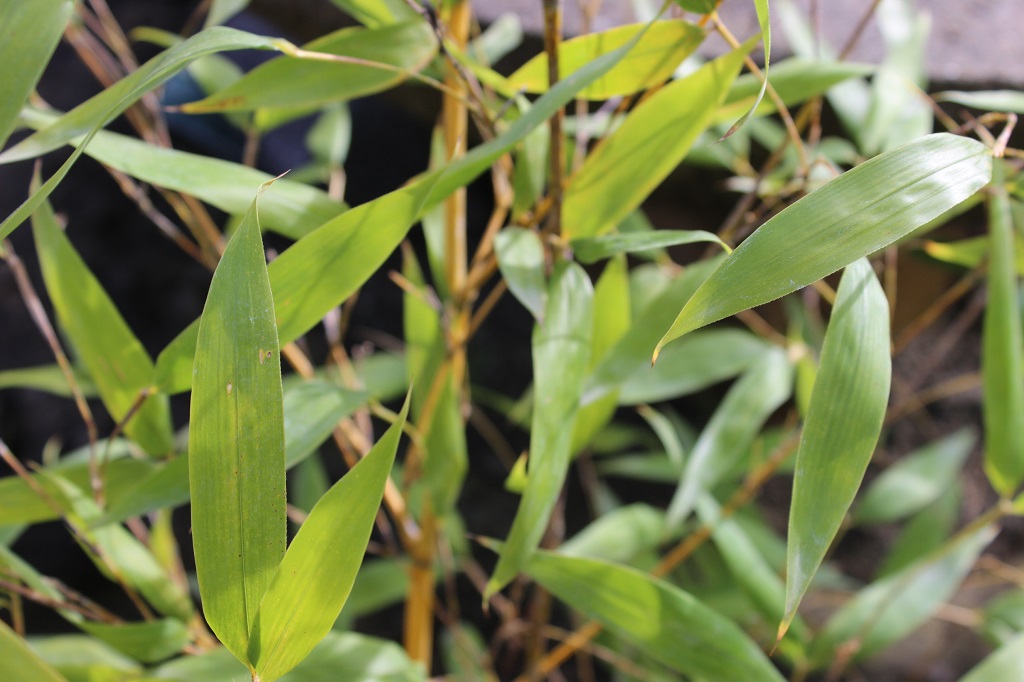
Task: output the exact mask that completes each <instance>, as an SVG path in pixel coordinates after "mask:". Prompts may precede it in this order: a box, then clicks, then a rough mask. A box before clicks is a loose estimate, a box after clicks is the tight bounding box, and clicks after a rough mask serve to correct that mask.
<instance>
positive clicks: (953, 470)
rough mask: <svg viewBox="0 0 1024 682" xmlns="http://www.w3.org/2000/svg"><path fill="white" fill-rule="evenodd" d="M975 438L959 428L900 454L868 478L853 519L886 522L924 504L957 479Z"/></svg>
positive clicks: (968, 430)
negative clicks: (879, 473)
mask: <svg viewBox="0 0 1024 682" xmlns="http://www.w3.org/2000/svg"><path fill="white" fill-rule="evenodd" d="M977 440H978V437H977V434H976V433H975V432H974V430H973V429H971V428H963V429H960V430H959V431H957V432H956V433H954V434H952V435H949V436H947V437H945V438H943V439H941V440H937V441H935V442H933V443H929V444H928V445H926V446H925V447H923V448H921V449H920V450H917V451H915V452H912V453H910V454H908V455H907V456H905V457H903V458H902V459H900V460H899V461H898V462H896V463H895V464H893V465H892V466H891V467H889V468H888V469H886V470H885V471H884V472H883V473H882V474H881V475H880V476H879V477H878V478H876V479H875V480H874V481H872V482H871V485H870V486H869V487H868V488H867V490H866V491H865V492H864V496H863V497H862V498H861V499H860V501H859V502H858V503H857V508H856V509H855V510H854V513H853V521H854V522H855V523H888V522H891V521H897V520H899V519H901V518H904V517H906V516H909V515H911V514H914V513H916V512H918V511H920V510H921V509H923V508H924V507H927V506H928V505H929V504H931V503H932V502H934V501H935V500H936V499H938V497H939V496H940V495H941V494H942V493H943V492H944V491H945V490H948V489H949V487H950V486H951V485H952V484H953V482H954V481H956V480H957V478H958V477H959V475H960V471H961V470H962V469H963V466H964V462H965V461H967V455H969V454H971V449H972V448H973V447H974V444H975V442H977Z"/></svg>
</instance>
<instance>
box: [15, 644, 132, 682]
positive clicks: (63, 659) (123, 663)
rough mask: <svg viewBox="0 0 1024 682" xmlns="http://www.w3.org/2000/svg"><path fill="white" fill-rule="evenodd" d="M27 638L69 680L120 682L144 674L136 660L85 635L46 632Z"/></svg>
mask: <svg viewBox="0 0 1024 682" xmlns="http://www.w3.org/2000/svg"><path fill="white" fill-rule="evenodd" d="M28 642H29V645H30V646H31V647H32V649H33V650H34V651H35V652H36V653H37V654H39V656H40V657H41V658H42V659H43V660H44V661H46V662H47V663H49V664H50V665H52V666H53V667H54V668H56V669H57V671H58V672H60V673H61V674H63V675H65V676H67V678H68V679H69V680H70V681H71V682H122V681H126V680H135V679H138V678H140V677H142V674H143V669H142V666H141V665H139V664H138V663H137V662H136V661H134V660H132V659H130V658H128V657H127V656H125V655H124V654H122V653H120V652H119V651H117V650H116V649H114V648H113V647H111V646H109V645H107V644H104V643H103V642H101V641H99V640H98V639H96V638H95V637H89V636H88V635H47V636H44V637H31V638H29V640H28Z"/></svg>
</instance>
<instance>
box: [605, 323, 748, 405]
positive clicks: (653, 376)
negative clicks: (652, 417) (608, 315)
mask: <svg viewBox="0 0 1024 682" xmlns="http://www.w3.org/2000/svg"><path fill="white" fill-rule="evenodd" d="M648 348H650V346H648ZM766 348H767V345H766V344H765V342H764V341H762V340H761V339H759V338H758V337H756V336H754V335H753V334H751V333H750V332H747V331H744V330H742V329H702V330H700V331H697V332H694V333H692V334H690V335H688V336H687V337H686V338H684V339H682V340H680V341H679V343H675V344H672V345H671V346H669V347H668V348H666V349H665V351H664V352H663V353H662V354H661V355H660V356H659V357H658V364H656V365H651V364H650V363H649V362H647V360H648V358H647V357H646V353H645V354H644V355H645V357H644V363H643V365H642V366H639V367H638V368H637V369H636V370H635V371H634V372H633V373H632V374H631V375H630V376H629V377H628V378H627V379H626V380H625V381H624V382H623V383H622V386H621V388H620V390H619V404H620V405H640V404H644V403H656V402H661V401H663V400H672V399H674V398H678V397H680V396H684V395H689V394H692V393H696V392H697V391H700V390H703V389H705V388H707V387H709V386H712V385H714V384H717V383H719V382H721V381H725V380H727V379H732V378H733V377H735V376H737V375H739V374H741V373H743V372H744V371H745V370H746V369H747V368H749V367H750V364H751V363H752V362H753V361H754V360H755V359H757V358H758V357H759V356H760V355H761V354H762V353H763V352H764V351H765V350H766ZM638 364H639V363H638Z"/></svg>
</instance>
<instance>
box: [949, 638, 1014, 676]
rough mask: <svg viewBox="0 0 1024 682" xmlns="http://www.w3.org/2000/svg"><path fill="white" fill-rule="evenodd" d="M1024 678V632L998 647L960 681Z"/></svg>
mask: <svg viewBox="0 0 1024 682" xmlns="http://www.w3.org/2000/svg"><path fill="white" fill-rule="evenodd" d="M1021 679H1024V633H1021V634H1019V635H1017V636H1016V637H1014V638H1013V639H1011V640H1010V641H1009V642H1007V643H1006V644H1004V645H1002V646H1001V647H999V648H998V649H996V650H995V651H994V652H993V653H992V654H990V655H989V656H988V658H986V659H985V660H984V661H982V662H981V663H979V664H978V665H976V666H974V667H973V668H971V669H970V671H969V672H968V673H967V674H966V675H964V676H963V677H961V678H960V682H1017V681H1018V680H1021Z"/></svg>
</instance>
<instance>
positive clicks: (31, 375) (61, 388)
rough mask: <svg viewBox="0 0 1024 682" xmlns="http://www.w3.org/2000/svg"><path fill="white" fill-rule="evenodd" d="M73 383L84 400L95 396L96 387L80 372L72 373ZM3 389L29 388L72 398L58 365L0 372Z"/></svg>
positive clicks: (0, 386) (0, 384) (0, 387)
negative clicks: (76, 385)
mask: <svg viewBox="0 0 1024 682" xmlns="http://www.w3.org/2000/svg"><path fill="white" fill-rule="evenodd" d="M72 374H73V375H74V377H75V383H76V384H78V388H79V389H80V390H81V391H82V394H83V395H84V396H85V397H86V398H95V397H96V396H97V393H96V386H94V385H93V383H92V379H89V378H88V377H86V376H83V375H82V374H81V373H80V372H75V371H72ZM3 388H31V389H34V390H37V391H45V392H46V393H52V394H53V395H59V396H61V397H62V398H70V397H72V393H71V387H70V386H68V381H67V379H65V378H64V370H62V369H61V368H60V367H59V366H58V365H39V366H37V367H23V368H21V369H8V370H4V371H3V372H0V389H3Z"/></svg>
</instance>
